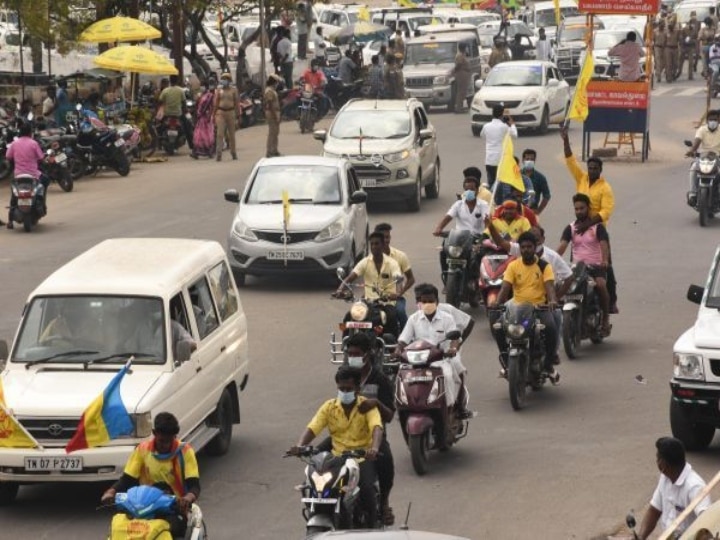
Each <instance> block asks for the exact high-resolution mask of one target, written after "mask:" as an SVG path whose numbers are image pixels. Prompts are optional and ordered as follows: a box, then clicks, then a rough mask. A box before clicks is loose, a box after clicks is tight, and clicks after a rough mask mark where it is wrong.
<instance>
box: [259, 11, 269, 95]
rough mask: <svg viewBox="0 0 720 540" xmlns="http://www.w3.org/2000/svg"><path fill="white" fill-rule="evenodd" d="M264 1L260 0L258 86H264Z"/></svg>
mask: <svg viewBox="0 0 720 540" xmlns="http://www.w3.org/2000/svg"><path fill="white" fill-rule="evenodd" d="M266 80H267V75H266V74H265V1H264V0H260V87H261V88H262V87H264V86H265V81H266Z"/></svg>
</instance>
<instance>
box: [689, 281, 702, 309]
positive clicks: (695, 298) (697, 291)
mask: <svg viewBox="0 0 720 540" xmlns="http://www.w3.org/2000/svg"><path fill="white" fill-rule="evenodd" d="M703 294H705V288H704V287H701V286H700V285H690V287H688V292H687V299H688V300H690V301H691V302H692V303H693V304H698V305H700V302H702V297H703Z"/></svg>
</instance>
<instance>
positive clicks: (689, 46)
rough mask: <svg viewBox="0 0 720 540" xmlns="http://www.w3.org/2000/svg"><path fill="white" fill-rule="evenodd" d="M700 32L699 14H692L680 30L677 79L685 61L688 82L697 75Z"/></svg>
mask: <svg viewBox="0 0 720 540" xmlns="http://www.w3.org/2000/svg"><path fill="white" fill-rule="evenodd" d="M699 32H700V22H699V21H698V20H697V14H696V13H695V12H694V11H691V12H690V20H689V21H688V22H687V24H686V25H685V26H683V27H682V29H681V30H680V40H681V43H680V61H679V62H678V66H677V71H676V72H675V78H678V77H680V73H682V69H683V66H684V65H685V61H686V60H687V63H688V80H689V81H692V80H693V74H694V73H695V65H696V63H697V54H696V53H697V46H698V45H697V38H698V34H699Z"/></svg>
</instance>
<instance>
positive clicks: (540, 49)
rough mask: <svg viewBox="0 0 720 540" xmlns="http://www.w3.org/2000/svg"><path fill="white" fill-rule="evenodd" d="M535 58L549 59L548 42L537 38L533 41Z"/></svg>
mask: <svg viewBox="0 0 720 540" xmlns="http://www.w3.org/2000/svg"><path fill="white" fill-rule="evenodd" d="M535 60H550V42H549V41H548V40H547V39H538V40H537V42H536V43H535Z"/></svg>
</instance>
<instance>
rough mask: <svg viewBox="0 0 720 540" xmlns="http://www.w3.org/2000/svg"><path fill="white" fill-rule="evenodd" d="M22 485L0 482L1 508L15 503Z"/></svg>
mask: <svg viewBox="0 0 720 540" xmlns="http://www.w3.org/2000/svg"><path fill="white" fill-rule="evenodd" d="M19 490H20V485H19V484H18V483H17V482H0V506H9V505H11V504H12V503H14V502H15V499H16V498H17V494H18V491H19Z"/></svg>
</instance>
